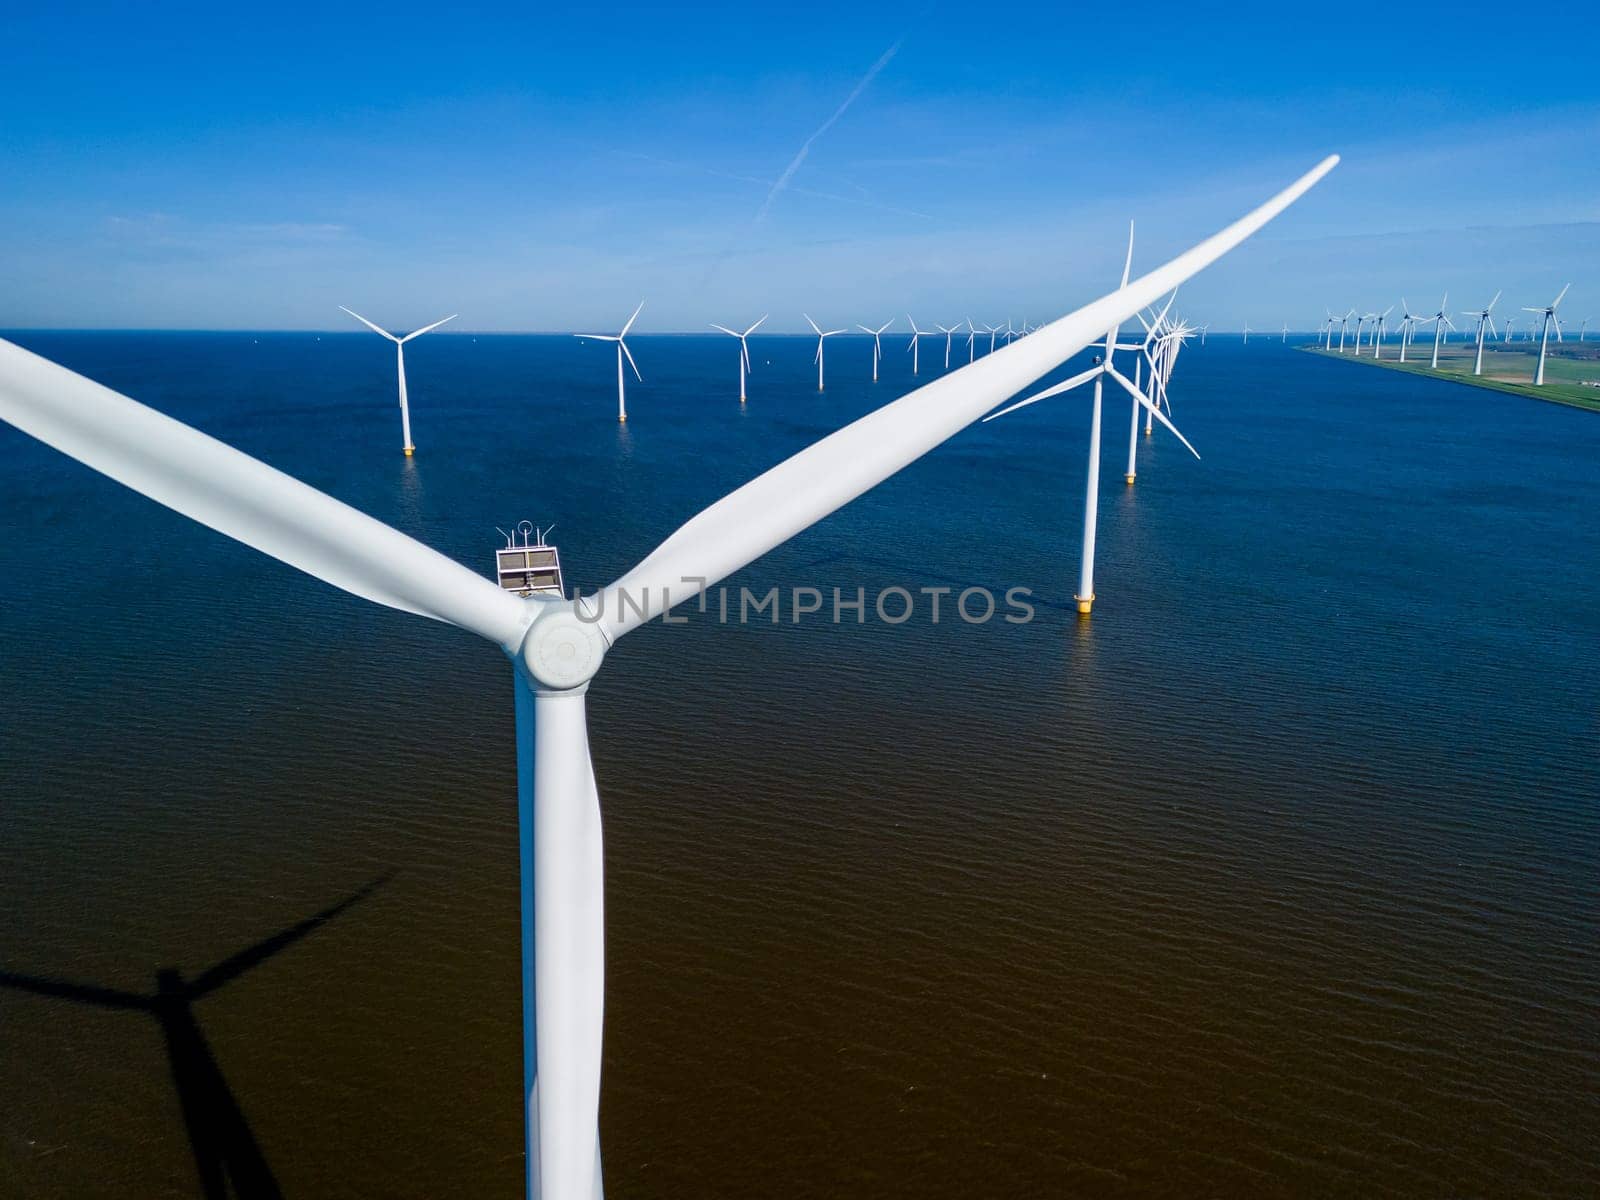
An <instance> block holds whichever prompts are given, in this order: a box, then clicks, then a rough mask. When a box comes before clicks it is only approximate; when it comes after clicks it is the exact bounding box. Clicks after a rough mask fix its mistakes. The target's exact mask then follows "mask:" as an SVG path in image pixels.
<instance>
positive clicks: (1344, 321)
mask: <svg viewBox="0 0 1600 1200" xmlns="http://www.w3.org/2000/svg"><path fill="white" fill-rule="evenodd" d="M1355 315H1356V310H1355V309H1353V308H1352V309H1351V310H1350V311H1349V312H1347V313H1345V314H1344V316H1342V317H1340V318H1339V353H1340V354H1343V353H1344V335H1345V332H1346V331H1347V330H1348V329H1349V328H1350V318H1351V317H1353V316H1355Z"/></svg>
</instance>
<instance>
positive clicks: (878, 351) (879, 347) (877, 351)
mask: <svg viewBox="0 0 1600 1200" xmlns="http://www.w3.org/2000/svg"><path fill="white" fill-rule="evenodd" d="M893 324H894V318H892V317H891V318H890V319H889V320H887V321H885V322H884V323H883V324H882V325H879V326H878V327H877V328H876V329H868V328H867V327H866V326H865V325H860V324H858V325H857V326H856V328H857V329H859V330H861V332H862V333H870V334H871V335H872V382H873V383H877V382H878V360H879V359H880V358H882V357H883V341H882V338H883V331H884V330H885V329H887V328H889V326H891V325H893ZM819 332H820V331H819ZM818 350H819V352H820V350H821V347H820V346H819V347H818Z"/></svg>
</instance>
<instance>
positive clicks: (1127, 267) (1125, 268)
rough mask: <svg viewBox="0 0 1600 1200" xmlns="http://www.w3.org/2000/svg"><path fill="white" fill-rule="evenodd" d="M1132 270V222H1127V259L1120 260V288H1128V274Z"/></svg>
mask: <svg viewBox="0 0 1600 1200" xmlns="http://www.w3.org/2000/svg"><path fill="white" fill-rule="evenodd" d="M1132 269H1133V222H1132V221H1129V222H1128V257H1127V258H1125V259H1123V260H1122V283H1121V284H1120V285H1119V286H1121V287H1127V286H1128V272H1129V271H1131V270H1132Z"/></svg>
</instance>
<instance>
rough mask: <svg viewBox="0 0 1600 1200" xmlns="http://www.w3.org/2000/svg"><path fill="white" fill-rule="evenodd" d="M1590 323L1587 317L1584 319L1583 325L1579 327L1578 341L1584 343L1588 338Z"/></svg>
mask: <svg viewBox="0 0 1600 1200" xmlns="http://www.w3.org/2000/svg"><path fill="white" fill-rule="evenodd" d="M1589 321H1590V318H1589V317H1585V318H1584V319H1583V322H1582V324H1580V325H1579V326H1578V340H1579V341H1580V342H1581V341H1583V339H1584V338H1585V337H1587V336H1588V333H1589Z"/></svg>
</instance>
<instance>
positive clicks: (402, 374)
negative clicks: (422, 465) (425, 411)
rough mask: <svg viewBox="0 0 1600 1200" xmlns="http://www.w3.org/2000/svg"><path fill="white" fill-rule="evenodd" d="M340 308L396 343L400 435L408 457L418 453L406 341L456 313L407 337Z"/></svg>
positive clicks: (342, 307)
mask: <svg viewBox="0 0 1600 1200" xmlns="http://www.w3.org/2000/svg"><path fill="white" fill-rule="evenodd" d="M339 308H340V309H341V310H343V311H344V312H347V313H350V315H351V316H352V317H354V318H355V319H356V320H358V321H360V322H361V323H362V324H363V325H365V326H366V327H367V328H368V329H370V330H372V332H373V333H376V334H378V335H380V336H382V337H386V338H388V339H389V340H390V341H391V342H393V343H394V369H395V374H396V375H397V376H398V377H399V380H400V436H401V438H402V439H403V440H404V442H405V445H404V446H403V447H402V449H404V450H405V452H406V457H407V458H410V457H411V456H412V455H413V454H415V453H416V450H417V448H416V447H415V446H413V445H412V444H411V404H410V401H409V399H408V397H407V395H406V343H407V342H409V341H410V340H411V339H412V338H419V337H421V336H422V335H423V334H425V333H428V332H430V331H431V330H434V329H437V328H439V326H441V325H443V324H444V323H445V321H454V320H455V319H456V314H455V313H451V314H450V315H449V316H448V317H445V318H444V319H443V320H439V321H435V322H434V323H433V324H432V325H424V326H423V327H422V328H421V329H413V330H412V331H411V332H410V333H408V334H406V335H405V337H396V336H395V335H394V334H392V333H390V332H389V331H388V330H387V329H380V328H379V327H378V326H376V325H374V324H373V323H372V322H371V321H369V320H367V319H366V318H365V317H363V316H362V315H361V314H360V313H358V312H352V311H351V310H350V309H348V308H345V306H344V305H342V304H341V305H339Z"/></svg>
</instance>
